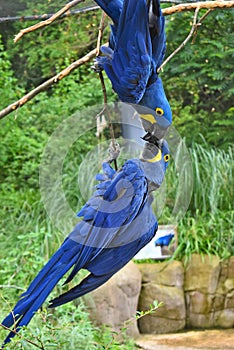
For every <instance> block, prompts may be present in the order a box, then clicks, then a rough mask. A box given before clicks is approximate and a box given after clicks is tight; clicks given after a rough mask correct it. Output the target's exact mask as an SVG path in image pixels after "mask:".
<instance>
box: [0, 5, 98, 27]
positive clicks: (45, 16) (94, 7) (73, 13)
mask: <svg viewBox="0 0 234 350" xmlns="http://www.w3.org/2000/svg"><path fill="white" fill-rule="evenodd" d="M99 9H100V7H99V6H98V5H92V6H86V7H82V8H80V9H77V10H74V11H67V12H66V13H64V14H63V15H61V16H60V19H61V18H65V17H71V16H78V15H80V14H82V13H87V12H90V11H95V10H99ZM52 16H54V13H44V14H43V15H34V16H33V15H31V16H13V17H10V16H8V17H0V23H5V22H7V23H9V22H16V21H20V22H24V21H38V20H41V21H42V20H43V21H45V20H46V19H49V18H51V17H52Z"/></svg>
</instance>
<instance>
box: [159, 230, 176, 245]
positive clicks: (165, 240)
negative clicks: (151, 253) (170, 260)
mask: <svg viewBox="0 0 234 350" xmlns="http://www.w3.org/2000/svg"><path fill="white" fill-rule="evenodd" d="M174 236H175V235H174V233H169V234H168V235H165V236H162V237H159V238H158V239H156V241H155V245H156V246H160V247H164V246H168V245H169V244H170V242H171V240H172V239H173V238H174Z"/></svg>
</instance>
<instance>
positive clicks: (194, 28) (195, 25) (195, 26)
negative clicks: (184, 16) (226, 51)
mask: <svg viewBox="0 0 234 350" xmlns="http://www.w3.org/2000/svg"><path fill="white" fill-rule="evenodd" d="M199 10H200V8H199V7H197V8H196V9H195V13H194V17H193V24H192V28H191V30H190V32H189V34H188V36H187V37H186V38H185V40H184V41H183V42H182V43H181V44H180V46H178V47H177V48H176V50H175V51H173V52H172V53H171V54H170V55H169V56H168V57H167V58H166V59H165V61H164V62H163V63H162V64H161V66H160V67H159V68H158V71H157V72H158V73H159V72H161V71H162V70H163V67H164V66H165V65H166V64H167V63H168V62H169V61H170V60H171V59H172V57H174V56H175V55H176V54H177V53H178V52H179V51H180V50H181V49H182V48H183V47H184V46H185V45H186V44H187V43H188V41H189V40H190V39H191V37H192V36H193V35H194V37H195V36H196V34H197V29H198V28H199V26H201V24H202V21H203V20H204V19H205V18H206V17H207V16H208V15H209V14H210V13H211V12H212V11H213V10H212V9H210V10H208V11H207V12H206V13H205V14H204V15H203V16H202V17H201V18H200V19H199V20H198V21H197V16H198V12H199Z"/></svg>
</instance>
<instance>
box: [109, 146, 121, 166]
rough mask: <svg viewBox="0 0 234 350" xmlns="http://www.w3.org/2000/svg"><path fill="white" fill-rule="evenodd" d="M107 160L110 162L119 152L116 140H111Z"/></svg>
mask: <svg viewBox="0 0 234 350" xmlns="http://www.w3.org/2000/svg"><path fill="white" fill-rule="evenodd" d="M108 152H109V160H108V162H109V163H111V162H113V161H114V160H116V159H117V158H118V156H119V154H120V145H119V144H118V142H116V141H111V143H110V146H109V149H108Z"/></svg>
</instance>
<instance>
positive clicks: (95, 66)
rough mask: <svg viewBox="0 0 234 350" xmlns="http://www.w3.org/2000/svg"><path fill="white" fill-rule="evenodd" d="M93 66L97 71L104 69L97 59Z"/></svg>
mask: <svg viewBox="0 0 234 350" xmlns="http://www.w3.org/2000/svg"><path fill="white" fill-rule="evenodd" d="M91 68H92V70H93V71H94V72H95V73H100V72H101V71H102V70H103V68H102V67H101V66H100V64H99V63H98V60H97V59H95V60H94V61H93V65H92V66H91Z"/></svg>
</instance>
